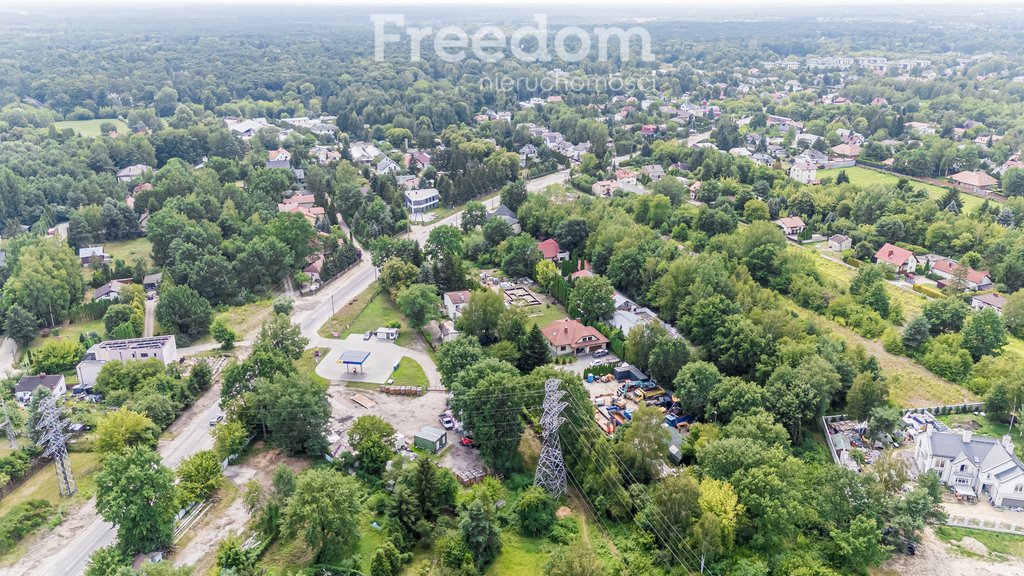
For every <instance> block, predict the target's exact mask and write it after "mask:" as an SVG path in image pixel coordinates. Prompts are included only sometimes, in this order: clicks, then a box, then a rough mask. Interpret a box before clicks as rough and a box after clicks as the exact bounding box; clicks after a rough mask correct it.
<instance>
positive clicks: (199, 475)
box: [175, 450, 224, 504]
mask: <svg viewBox="0 0 1024 576" xmlns="http://www.w3.org/2000/svg"><path fill="white" fill-rule="evenodd" d="M175 474H177V476H178V495H179V498H180V501H181V503H182V504H189V503H192V502H201V501H203V500H205V499H206V498H209V497H210V496H211V495H213V493H214V492H215V491H216V490H217V488H219V487H220V485H221V481H222V480H223V479H224V474H223V472H222V470H221V467H220V459H218V458H217V455H216V454H215V453H214V452H213V451H212V450H201V451H199V452H196V453H195V454H192V455H191V456H189V457H187V458H185V459H184V460H182V461H181V462H180V463H179V464H178V469H177V470H176V471H175Z"/></svg>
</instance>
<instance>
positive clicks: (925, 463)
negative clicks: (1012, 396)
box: [914, 426, 1024, 506]
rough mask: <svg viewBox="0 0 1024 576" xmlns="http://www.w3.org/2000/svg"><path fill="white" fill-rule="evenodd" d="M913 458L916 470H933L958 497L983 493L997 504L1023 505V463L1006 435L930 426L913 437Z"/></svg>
mask: <svg viewBox="0 0 1024 576" xmlns="http://www.w3.org/2000/svg"><path fill="white" fill-rule="evenodd" d="M914 460H915V462H916V464H917V468H918V470H920V471H922V472H927V471H929V470H934V471H935V472H936V473H938V475H939V478H940V479H941V480H942V482H943V483H944V484H946V485H947V486H950V487H952V488H953V490H954V491H956V493H957V494H959V495H961V496H968V497H974V498H978V497H981V496H982V495H983V494H984V495H987V496H988V497H989V498H991V499H992V503H993V504H994V505H996V506H1024V463H1021V461H1020V460H1019V459H1018V458H1017V457H1016V456H1015V455H1014V454H1013V443H1012V441H1011V440H1010V437H1009V436H1004V437H1003V439H1002V440H997V439H995V438H989V437H985V436H974V435H973V434H972V433H971V432H970V431H964V432H962V433H957V432H937V431H935V429H934V428H932V427H930V426H929V427H928V431H927V432H926V433H924V434H919V435H918V436H917V439H916V440H915V450H914Z"/></svg>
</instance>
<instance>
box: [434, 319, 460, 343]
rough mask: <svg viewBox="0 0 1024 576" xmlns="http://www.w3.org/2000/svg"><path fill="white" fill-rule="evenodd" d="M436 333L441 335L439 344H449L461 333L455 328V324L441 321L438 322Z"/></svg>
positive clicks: (450, 321)
mask: <svg viewBox="0 0 1024 576" xmlns="http://www.w3.org/2000/svg"><path fill="white" fill-rule="evenodd" d="M437 331H438V332H440V333H441V342H450V341H452V340H455V339H456V338H458V337H459V336H460V335H462V333H461V332H459V331H458V330H457V329H456V328H455V322H454V321H452V320H442V321H441V322H438V324H437Z"/></svg>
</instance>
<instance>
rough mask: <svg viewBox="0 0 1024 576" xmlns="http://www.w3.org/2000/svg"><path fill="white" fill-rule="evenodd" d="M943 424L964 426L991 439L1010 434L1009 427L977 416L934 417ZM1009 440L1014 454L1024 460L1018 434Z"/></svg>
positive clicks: (1022, 447) (1023, 445)
mask: <svg viewBox="0 0 1024 576" xmlns="http://www.w3.org/2000/svg"><path fill="white" fill-rule="evenodd" d="M936 418H938V419H939V421H940V422H942V423H943V424H945V425H947V426H949V427H953V426H955V425H966V426H963V427H965V428H969V429H971V430H973V431H974V433H975V434H977V435H979V436H991V437H993V438H1002V437H1003V436H1005V435H1007V434H1010V427H1009V425H1007V424H1003V423H1002V422H994V421H992V420H989V419H988V417H986V416H981V415H978V414H945V415H942V416H936ZM1010 439H1011V440H1013V445H1014V448H1015V450H1014V452H1016V453H1017V456H1018V457H1022V458H1024V444H1022V442H1021V436H1020V432H1016V433H1014V434H1010Z"/></svg>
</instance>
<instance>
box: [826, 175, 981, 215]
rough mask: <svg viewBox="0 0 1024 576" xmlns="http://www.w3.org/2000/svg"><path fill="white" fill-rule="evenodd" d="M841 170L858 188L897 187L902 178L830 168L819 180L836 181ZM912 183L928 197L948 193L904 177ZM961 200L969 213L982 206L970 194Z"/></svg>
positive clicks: (931, 185) (937, 196) (939, 196)
mask: <svg viewBox="0 0 1024 576" xmlns="http://www.w3.org/2000/svg"><path fill="white" fill-rule="evenodd" d="M841 170H845V171H846V175H847V176H849V177H850V184H856V185H858V186H871V185H874V184H882V185H885V186H895V185H896V183H897V182H899V180H900V176H898V175H896V174H889V173H887V172H878V171H876V170H871V169H870V168H864V167H861V166H854V167H852V168H830V169H828V170H818V179H822V178H832V179H833V180H834V179H835V177H836V176H838V175H839V172H840V171H841ZM904 178H907V179H908V180H910V181H911V182H913V186H914V188H923V189H925V190H926V191H927V192H928V195H929V196H931V197H932V198H934V199H939V198H942V196H943V195H944V194H945V193H946V189H945V188H942V187H939V186H936V185H934V184H929V183H928V182H921V181H918V180H914V179H913V178H911V177H909V176H904ZM960 199H961V200H963V202H964V208H965V209H966V210H969V211H975V210H977V209H978V207H979V206H981V204H982V202H984V200H982V199H981V198H978V197H977V196H971V195H970V194H964V193H962V192H961V193H960Z"/></svg>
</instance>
